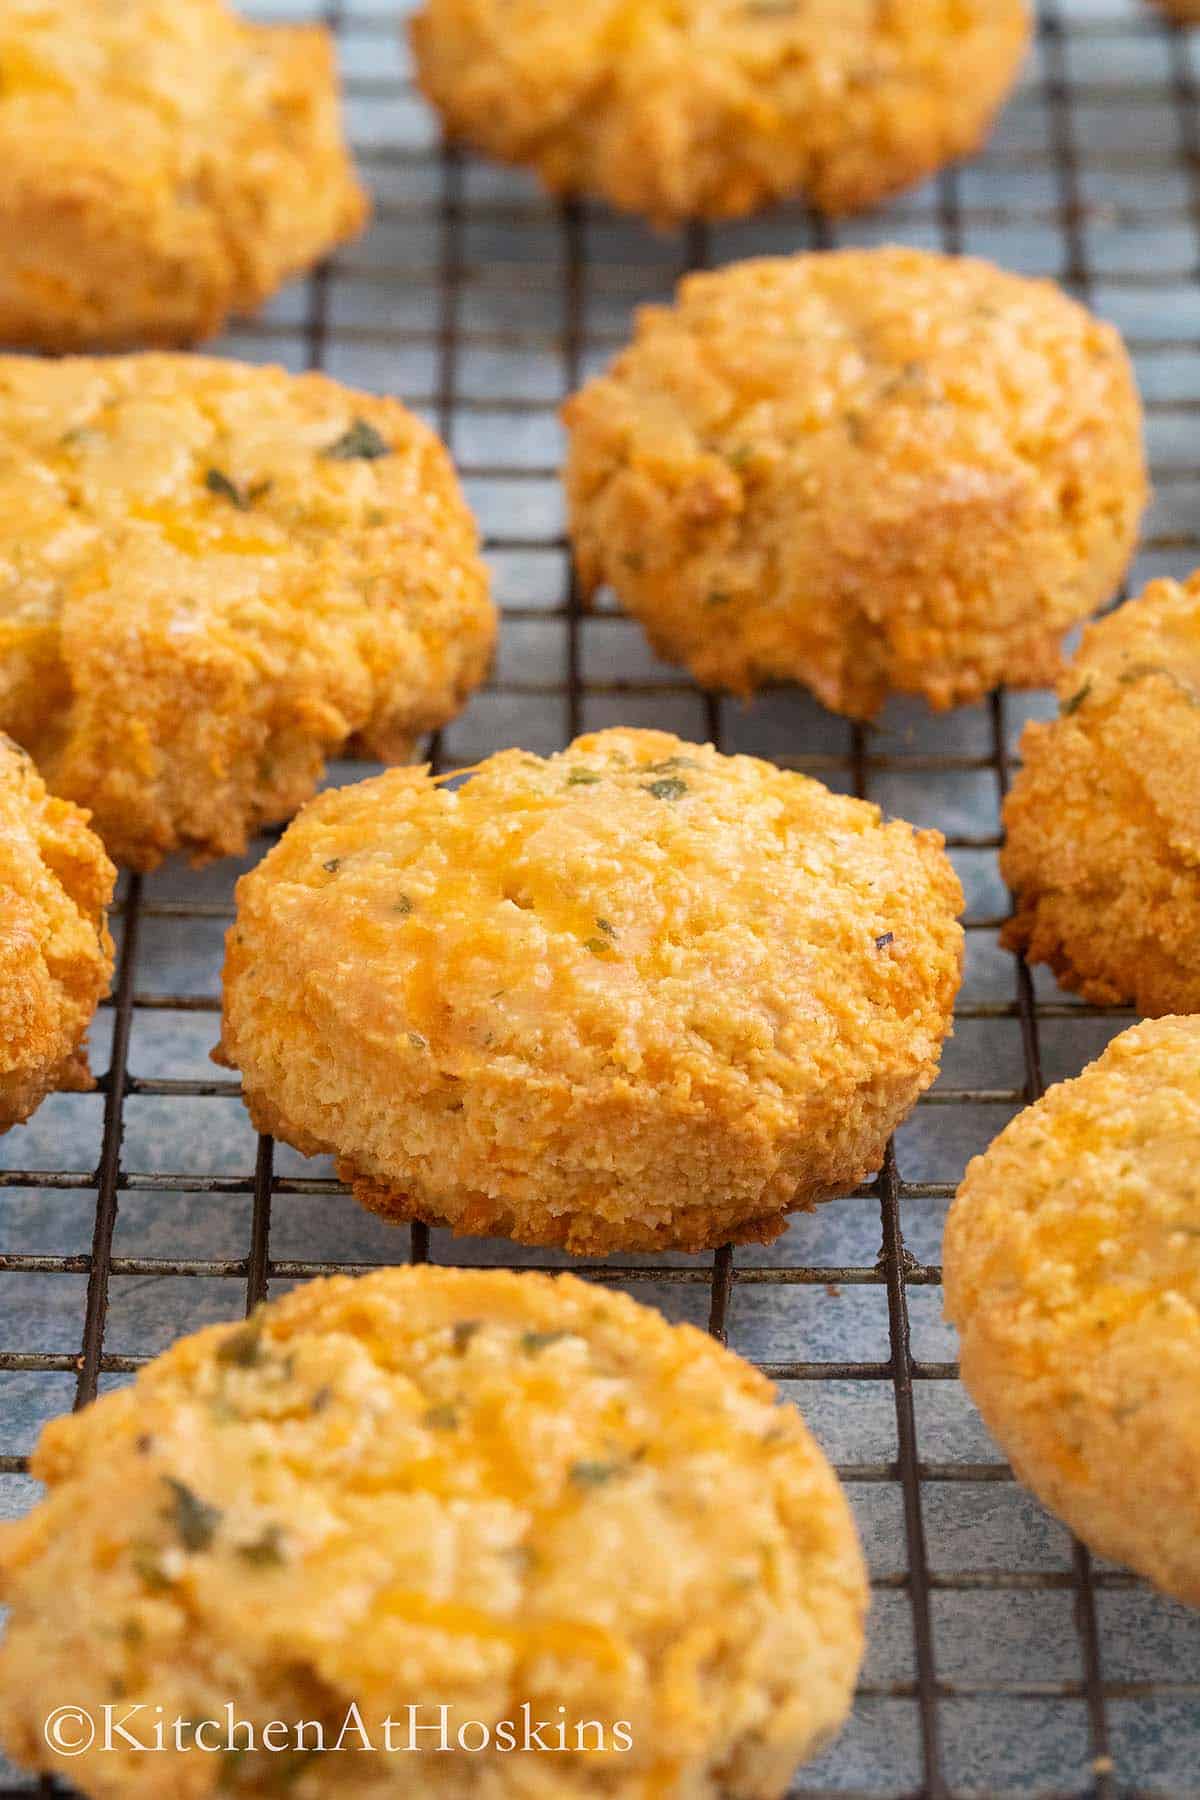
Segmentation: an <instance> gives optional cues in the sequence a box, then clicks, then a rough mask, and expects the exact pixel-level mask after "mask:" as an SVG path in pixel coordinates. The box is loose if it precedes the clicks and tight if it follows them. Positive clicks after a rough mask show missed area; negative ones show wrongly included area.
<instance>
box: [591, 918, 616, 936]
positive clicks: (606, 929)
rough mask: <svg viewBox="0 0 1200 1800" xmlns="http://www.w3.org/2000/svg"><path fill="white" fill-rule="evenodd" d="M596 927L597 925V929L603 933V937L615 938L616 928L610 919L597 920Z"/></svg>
mask: <svg viewBox="0 0 1200 1800" xmlns="http://www.w3.org/2000/svg"><path fill="white" fill-rule="evenodd" d="M596 925H597V928H598V929H599V930H600V931H602V932H603V933H604V935H605V937H611V938H615V937H616V935H617V928H616V926H615V925H614V924H613V923H612V921H611V919H597V920H596Z"/></svg>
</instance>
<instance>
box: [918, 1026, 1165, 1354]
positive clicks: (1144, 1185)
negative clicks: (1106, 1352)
mask: <svg viewBox="0 0 1200 1800" xmlns="http://www.w3.org/2000/svg"><path fill="white" fill-rule="evenodd" d="M1198 1159H1200V1019H1197V1018H1190V1017H1189V1018H1178V1017H1171V1018H1165V1019H1155V1020H1151V1021H1149V1022H1147V1023H1146V1024H1143V1025H1136V1026H1134V1027H1133V1028H1132V1029H1131V1030H1129V1031H1124V1032H1122V1033H1121V1035H1120V1036H1119V1037H1117V1038H1115V1039H1114V1040H1113V1042H1112V1043H1111V1044H1110V1045H1109V1046H1108V1048H1107V1050H1105V1052H1104V1054H1103V1055H1102V1056H1101V1057H1099V1058H1098V1060H1097V1061H1096V1062H1094V1063H1092V1064H1090V1065H1089V1066H1088V1068H1087V1069H1085V1070H1084V1072H1083V1074H1082V1075H1080V1076H1079V1077H1078V1078H1077V1079H1076V1080H1074V1081H1064V1082H1060V1083H1058V1084H1057V1085H1056V1086H1054V1087H1052V1088H1050V1089H1049V1090H1048V1092H1047V1093H1046V1095H1045V1096H1044V1098H1043V1099H1041V1100H1039V1101H1038V1103H1037V1104H1036V1105H1035V1106H1031V1107H1029V1108H1028V1109H1027V1110H1026V1111H1025V1112H1023V1113H1020V1114H1019V1115H1018V1117H1017V1118H1015V1119H1014V1120H1013V1121H1012V1123H1011V1124H1010V1125H1008V1126H1006V1128H1005V1129H1004V1130H1003V1131H1002V1132H1001V1133H1000V1135H999V1137H998V1138H996V1140H995V1142H994V1143H993V1144H992V1145H991V1147H990V1148H989V1149H988V1150H987V1151H986V1152H985V1154H984V1155H982V1156H978V1157H976V1158H975V1159H974V1161H973V1162H972V1163H971V1164H970V1166H969V1168H968V1169H967V1173H966V1176H965V1177H964V1179H963V1183H962V1186H961V1188H960V1190H959V1195H958V1199H957V1200H956V1201H955V1204H954V1207H953V1209H952V1211H951V1214H950V1220H949V1224H948V1226H947V1251H948V1252H949V1253H951V1254H952V1257H953V1262H954V1271H955V1272H954V1279H953V1281H952V1283H951V1284H950V1288H949V1289H948V1293H947V1303H948V1308H949V1311H950V1315H951V1317H952V1318H953V1319H954V1320H955V1321H956V1323H958V1324H959V1325H960V1326H961V1327H963V1328H966V1329H969V1328H970V1325H971V1323H972V1319H973V1316H974V1315H975V1313H976V1312H977V1310H979V1309H983V1310H985V1311H996V1312H1007V1311H1009V1309H1011V1310H1012V1314H1013V1321H1014V1323H1015V1322H1016V1321H1017V1319H1018V1317H1019V1318H1020V1320H1021V1321H1022V1322H1023V1328H1024V1329H1025V1330H1026V1331H1027V1332H1028V1333H1029V1334H1030V1343H1029V1354H1030V1357H1031V1358H1033V1359H1035V1360H1036V1357H1037V1346H1038V1342H1039V1338H1038V1336H1037V1334H1038V1333H1041V1332H1046V1333H1047V1334H1054V1335H1063V1336H1066V1335H1070V1336H1072V1337H1075V1336H1083V1335H1084V1334H1086V1333H1089V1332H1092V1331H1094V1332H1095V1333H1096V1336H1095V1339H1094V1347H1095V1349H1096V1351H1097V1352H1098V1353H1099V1352H1100V1351H1101V1350H1102V1349H1103V1347H1104V1346H1105V1345H1108V1346H1109V1347H1111V1346H1112V1345H1113V1343H1114V1341H1115V1339H1116V1338H1117V1337H1119V1336H1120V1334H1122V1333H1124V1332H1126V1331H1128V1330H1133V1329H1136V1330H1139V1331H1147V1332H1151V1333H1153V1332H1155V1331H1156V1330H1158V1329H1159V1328H1160V1326H1161V1328H1162V1329H1163V1330H1164V1331H1166V1330H1172V1331H1173V1330H1174V1329H1176V1327H1179V1326H1182V1325H1184V1324H1185V1323H1186V1324H1187V1326H1188V1329H1189V1331H1190V1332H1191V1333H1193V1334H1194V1343H1195V1347H1196V1350H1197V1353H1198V1354H1200V1192H1198V1190H1197V1186H1196V1176H1195V1171H1196V1165H1197V1161H1198ZM1105 1334H1108V1335H1105ZM1048 1341H1049V1338H1048V1336H1047V1337H1043V1338H1041V1339H1040V1342H1041V1344H1042V1346H1043V1347H1045V1346H1046V1345H1047V1344H1048ZM1149 1372H1150V1371H1148V1373H1149Z"/></svg>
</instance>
